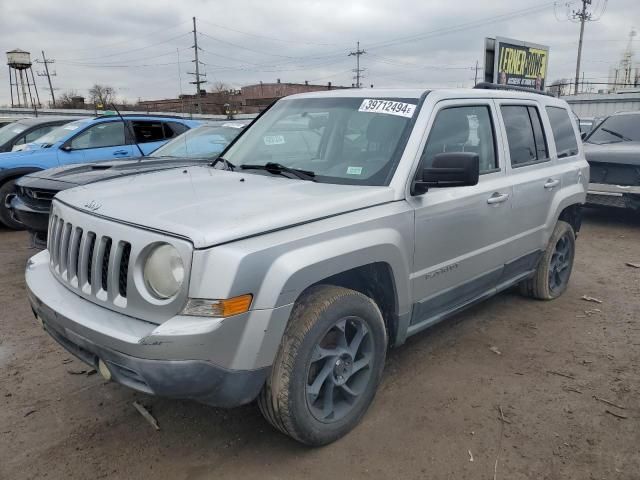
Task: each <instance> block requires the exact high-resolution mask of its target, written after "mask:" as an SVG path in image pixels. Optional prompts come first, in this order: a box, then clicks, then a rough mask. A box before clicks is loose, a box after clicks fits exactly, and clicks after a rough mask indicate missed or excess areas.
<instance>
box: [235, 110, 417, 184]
mask: <svg viewBox="0 0 640 480" xmlns="http://www.w3.org/2000/svg"><path fill="white" fill-rule="evenodd" d="M417 103H418V99H417V98H388V99H367V98H343V97H324V98H297V99H295V98H294V99H285V100H280V101H279V102H278V103H276V104H275V105H274V106H273V107H272V108H271V109H269V110H268V111H267V112H266V113H265V114H264V115H263V116H262V117H260V118H259V119H258V120H257V121H256V122H255V123H254V124H253V125H252V126H251V128H249V129H248V130H247V131H246V132H245V133H244V135H242V136H241V137H240V138H238V140H237V141H236V143H235V144H234V145H232V146H231V147H230V148H229V150H227V151H226V152H225V154H224V157H225V159H226V160H228V161H229V162H231V164H233V165H235V167H236V168H238V167H239V168H242V166H243V165H247V166H249V165H252V166H255V165H265V164H267V163H276V164H279V165H281V166H284V167H288V168H294V169H299V170H305V171H307V172H313V173H314V174H315V177H314V180H315V181H317V182H324V183H342V184H351V185H388V184H389V182H390V181H391V177H392V175H393V172H394V171H395V167H396V165H397V163H398V159H399V155H397V154H396V152H400V151H402V148H403V147H404V143H405V142H406V138H407V137H408V133H409V123H410V121H411V118H412V117H413V116H414V115H417V111H416V105H417ZM271 170H272V169H268V170H258V169H251V170H247V172H248V173H255V174H262V175H265V174H269V173H267V172H268V171H271Z"/></svg>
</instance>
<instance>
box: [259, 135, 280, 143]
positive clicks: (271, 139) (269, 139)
mask: <svg viewBox="0 0 640 480" xmlns="http://www.w3.org/2000/svg"><path fill="white" fill-rule="evenodd" d="M263 140H264V144H265V145H282V144H283V143H285V142H284V137H283V136H282V135H266V136H265V137H264V138H263Z"/></svg>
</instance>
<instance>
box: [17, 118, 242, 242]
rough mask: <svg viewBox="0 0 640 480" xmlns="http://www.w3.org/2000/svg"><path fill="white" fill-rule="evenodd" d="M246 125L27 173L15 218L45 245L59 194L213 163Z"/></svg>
mask: <svg viewBox="0 0 640 480" xmlns="http://www.w3.org/2000/svg"><path fill="white" fill-rule="evenodd" d="M247 124H248V121H246V120H244V121H242V120H239V121H229V122H225V123H223V124H203V125H200V126H197V127H195V128H193V129H191V130H188V131H187V132H185V133H183V134H182V135H179V136H178V137H176V138H174V139H173V140H171V141H170V142H168V143H166V144H164V145H162V146H161V147H160V148H158V149H157V150H155V151H154V152H153V153H151V154H150V155H147V156H144V157H141V156H139V157H135V158H131V159H126V160H125V159H118V160H107V161H101V162H90V163H84V164H76V165H67V166H64V167H57V168H51V169H47V170H40V171H37V172H34V173H31V174H28V175H25V176H24V177H21V178H20V179H18V180H17V182H16V188H17V192H16V194H15V195H14V196H13V197H12V199H11V200H10V207H11V210H12V214H13V219H14V220H16V221H17V222H19V223H21V224H22V225H24V226H25V227H27V229H28V230H29V232H30V233H31V238H32V241H33V243H34V244H35V245H36V246H40V247H44V246H45V245H46V241H47V225H48V217H49V211H50V209H51V201H52V199H53V197H54V196H55V194H56V193H58V192H60V191H62V190H66V189H68V188H72V187H77V186H79V185H87V184H90V183H94V182H98V181H102V180H107V179H111V178H118V177H123V176H126V175H135V174H140V173H148V172H152V171H159V170H163V169H168V168H177V167H184V166H187V165H196V164H199V163H203V162H204V163H206V162H211V161H212V160H213V159H214V158H215V157H216V156H217V155H218V154H219V153H220V152H221V151H222V150H223V149H224V148H225V147H226V146H227V144H229V143H230V142H231V141H232V140H233V139H234V138H235V137H236V136H237V135H238V133H239V132H240V131H241V130H242V129H243V128H244V127H245V126H246V125H247Z"/></svg>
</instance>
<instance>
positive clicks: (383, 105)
mask: <svg viewBox="0 0 640 480" xmlns="http://www.w3.org/2000/svg"><path fill="white" fill-rule="evenodd" d="M415 108H416V106H415V105H413V104H412V103H405V102H394V101H393V100H381V99H374V98H365V99H364V100H363V101H362V104H361V105H360V108H359V109H358V111H359V112H371V113H386V114H387V115H398V116H400V117H407V118H411V117H413V112H414V111H415Z"/></svg>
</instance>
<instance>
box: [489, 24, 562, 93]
mask: <svg viewBox="0 0 640 480" xmlns="http://www.w3.org/2000/svg"><path fill="white" fill-rule="evenodd" d="M548 63H549V47H547V46H545V45H538V44H535V43H530V42H524V41H521V40H513V39H511V38H504V37H496V38H495V39H492V38H487V39H486V40H485V81H488V82H493V83H499V84H502V85H511V86H515V87H527V88H535V89H536V90H544V87H545V83H546V78H547V65H548Z"/></svg>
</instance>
